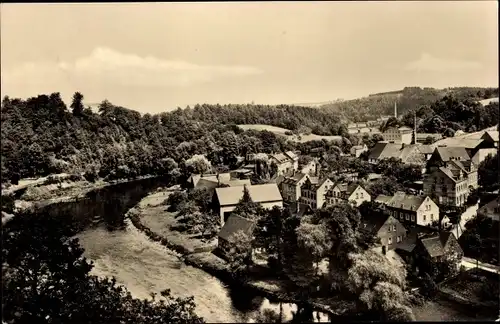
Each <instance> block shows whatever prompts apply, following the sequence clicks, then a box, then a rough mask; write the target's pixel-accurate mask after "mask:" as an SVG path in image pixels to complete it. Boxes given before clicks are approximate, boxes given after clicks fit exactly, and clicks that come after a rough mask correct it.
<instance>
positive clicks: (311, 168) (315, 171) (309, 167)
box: [299, 159, 320, 177]
mask: <svg viewBox="0 0 500 324" xmlns="http://www.w3.org/2000/svg"><path fill="white" fill-rule="evenodd" d="M319 170H320V164H319V162H318V160H316V159H312V160H311V161H309V162H307V164H305V165H303V166H301V167H300V170H299V172H300V173H304V174H308V175H310V176H314V177H317V176H319Z"/></svg>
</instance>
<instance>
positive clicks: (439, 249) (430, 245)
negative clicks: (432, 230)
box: [421, 232, 454, 258]
mask: <svg viewBox="0 0 500 324" xmlns="http://www.w3.org/2000/svg"><path fill="white" fill-rule="evenodd" d="M452 236H453V235H452V234H451V233H450V232H441V233H439V234H437V235H434V236H431V237H424V238H422V239H421V242H422V245H423V246H424V248H425V250H426V251H427V253H429V255H430V257H431V258H435V257H438V256H442V255H443V254H444V251H445V247H446V244H447V243H448V240H449V239H450V238H451V237H452ZM453 238H454V236H453Z"/></svg>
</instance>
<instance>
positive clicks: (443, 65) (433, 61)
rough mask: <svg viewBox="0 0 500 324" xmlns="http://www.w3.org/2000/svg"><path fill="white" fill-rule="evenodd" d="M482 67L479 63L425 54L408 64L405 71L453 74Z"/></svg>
mask: <svg viewBox="0 0 500 324" xmlns="http://www.w3.org/2000/svg"><path fill="white" fill-rule="evenodd" d="M481 67H482V65H481V64H480V63H478V62H473V61H465V60H454V59H441V58H437V57H433V56H432V55H430V54H427V53H423V54H422V55H421V56H420V58H419V59H418V60H416V61H413V62H410V63H408V64H407V65H406V66H405V67H404V69H405V70H407V71H431V72H451V71H463V70H476V69H480V68H481Z"/></svg>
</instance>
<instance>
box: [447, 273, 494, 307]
mask: <svg viewBox="0 0 500 324" xmlns="http://www.w3.org/2000/svg"><path fill="white" fill-rule="evenodd" d="M498 284H499V278H498V275H495V274H488V275H486V272H485V271H483V270H476V269H472V270H469V271H467V272H465V273H464V274H461V275H459V276H457V277H456V278H454V279H452V280H450V281H448V282H447V283H446V284H445V285H444V286H443V287H442V290H443V291H445V292H449V293H453V294H455V295H458V296H460V297H462V298H464V299H466V300H470V301H471V302H475V303H481V302H498Z"/></svg>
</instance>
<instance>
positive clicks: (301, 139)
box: [238, 124, 342, 143]
mask: <svg viewBox="0 0 500 324" xmlns="http://www.w3.org/2000/svg"><path fill="white" fill-rule="evenodd" d="M238 127H239V128H241V129H243V130H256V131H263V130H265V131H268V132H271V133H274V134H276V135H279V136H284V137H286V138H287V139H288V140H291V141H293V142H298V143H305V142H309V141H321V140H323V139H324V140H327V141H340V140H342V136H327V135H316V134H293V132H292V131H291V130H289V129H286V128H281V127H276V126H270V125H259V124H257V125H238Z"/></svg>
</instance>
